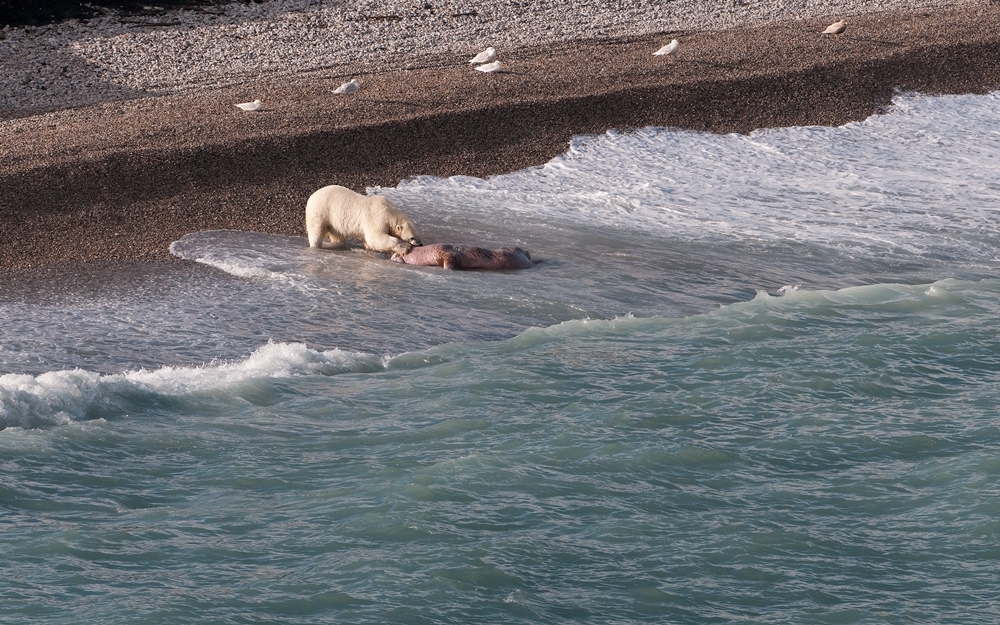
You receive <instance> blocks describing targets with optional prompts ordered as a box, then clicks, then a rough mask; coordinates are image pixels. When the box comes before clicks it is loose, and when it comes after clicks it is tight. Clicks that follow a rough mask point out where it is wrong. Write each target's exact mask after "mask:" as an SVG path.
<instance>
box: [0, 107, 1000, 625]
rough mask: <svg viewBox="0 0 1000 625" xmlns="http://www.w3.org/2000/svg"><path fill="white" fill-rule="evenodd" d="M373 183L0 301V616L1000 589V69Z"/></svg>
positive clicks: (870, 607) (990, 617) (526, 608)
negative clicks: (393, 242) (391, 222)
mask: <svg viewBox="0 0 1000 625" xmlns="http://www.w3.org/2000/svg"><path fill="white" fill-rule="evenodd" d="M331 182H336V181H331ZM370 192H371V193H379V194H383V195H385V196H387V197H389V198H390V199H391V200H392V201H393V202H395V203H396V204H397V205H398V206H400V207H401V208H402V209H403V210H404V211H405V212H406V213H407V214H408V215H409V216H410V217H411V218H412V219H413V221H415V223H416V224H417V225H418V227H419V229H420V232H421V235H422V237H423V239H424V241H425V242H452V243H472V244H477V245H481V246H487V247H498V246H503V245H520V246H522V247H524V248H527V249H529V250H530V251H531V254H532V257H533V258H534V259H536V260H539V261H541V262H539V264H537V265H536V266H535V267H533V268H532V269H529V270H525V271H512V272H449V271H446V270H444V269H441V268H427V267H411V266H404V265H399V264H395V263H391V262H388V261H387V260H385V259H384V258H383V257H381V256H379V255H377V254H373V253H370V252H365V251H363V250H358V249H352V250H343V251H317V250H310V249H308V247H307V245H306V241H305V238H304V237H283V236H274V235H264V234H255V233H250V232H234V231H214V232H196V233H191V234H189V235H187V236H185V237H183V238H182V239H180V240H179V241H177V242H176V243H174V245H173V246H172V248H171V249H172V252H173V253H174V254H175V255H176V256H178V257H180V258H181V259H186V260H187V261H190V262H187V263H178V264H174V265H171V266H168V267H166V268H160V269H158V270H156V271H149V272H148V273H146V274H143V273H142V272H141V271H139V272H138V275H132V277H131V279H130V280H129V281H128V282H127V283H126V284H124V285H121V286H118V287H115V288H110V287H109V288H108V289H107V290H104V291H101V290H98V291H97V292H76V291H72V290H68V291H67V290H62V289H59V288H55V289H53V291H52V292H51V293H50V294H49V295H44V294H41V295H37V296H32V297H23V296H18V297H14V296H7V297H4V298H0V319H2V326H0V428H2V431H0V467H2V479H0V621H2V622H5V623H8V622H9V623H26V622H48V623H105V624H110V623H121V624H126V623H127V624H133V623H341V622H344V623H561V622H590V623H626V622H628V623H637V622H649V623H794V624H802V623H915V622H935V623H962V624H969V623H995V622H997V621H998V620H1000V603H998V600H997V597H998V580H1000V329H998V328H1000V324H998V318H1000V275H998V272H1000V228H998V226H997V223H998V221H997V217H998V216H1000V215H998V212H1000V94H990V95H986V96H958V97H952V96H948V97H930V96H911V95H900V96H898V97H897V98H896V99H895V103H894V106H893V107H892V108H891V109H890V110H889V111H887V112H886V113H885V114H881V115H876V116H874V117H872V118H870V119H868V120H866V121H864V122H861V123H851V124H847V125H846V126H843V127H839V128H824V127H805V128H785V129H772V130H761V131H757V132H753V133H751V134H750V135H712V134H704V133H698V132H688V131H680V130H673V129H663V128H648V129H644V130H639V131H634V132H623V133H618V132H611V133H608V134H606V135H602V136H597V137H582V138H577V139H575V140H574V141H573V142H572V143H571V144H570V145H569V146H568V150H567V152H566V153H565V154H564V155H563V156H560V157H558V158H556V159H554V160H553V161H551V162H550V163H547V164H545V165H544V166H540V167H535V168H531V169H528V170H525V171H519V172H516V173H513V174H509V175H504V176H497V177H494V178H490V179H487V180H481V179H476V178H467V177H456V178H450V179H439V178H428V177H415V178H412V179H409V180H406V181H404V182H403V183H402V184H400V185H399V186H398V187H397V188H391V189H389V188H386V189H372V190H370ZM107 279H108V280H109V281H114V280H115V276H114V274H111V275H109V276H107Z"/></svg>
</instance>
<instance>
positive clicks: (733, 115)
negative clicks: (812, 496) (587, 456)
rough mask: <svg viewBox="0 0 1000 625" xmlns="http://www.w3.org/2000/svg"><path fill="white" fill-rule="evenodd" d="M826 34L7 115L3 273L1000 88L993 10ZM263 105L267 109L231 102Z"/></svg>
mask: <svg viewBox="0 0 1000 625" xmlns="http://www.w3.org/2000/svg"><path fill="white" fill-rule="evenodd" d="M825 24H826V21H825V20H820V21H807V22H798V21H797V22H789V23H781V24H772V25H768V26H766V27H755V28H749V29H745V30H743V29H737V30H730V31H725V32H718V33H691V34H681V35H680V36H679V38H680V39H681V42H682V47H681V50H680V53H679V54H678V55H677V56H676V58H666V59H665V58H662V57H653V56H651V53H652V51H653V50H655V49H656V48H658V47H659V46H660V45H661V44H662V43H664V42H665V41H667V40H669V38H671V37H673V36H677V35H676V34H665V35H660V36H646V37H639V38H635V39H631V40H612V41H607V40H604V41H581V42H574V43H572V44H566V45H560V46H558V47H554V48H553V47H550V48H548V49H538V48H536V49H530V50H522V51H520V52H519V55H517V56H510V55H508V57H507V58H506V60H507V61H508V68H509V69H508V71H507V72H505V73H502V74H496V75H488V74H481V73H479V72H475V71H472V70H471V69H469V68H468V67H467V64H466V63H465V62H464V60H462V59H433V60H429V61H428V63H427V65H428V66H425V67H422V68H408V69H404V70H401V71H399V72H392V73H380V74H372V75H366V76H361V80H362V84H363V88H362V90H361V91H360V92H359V93H358V94H356V95H355V96H351V97H337V96H334V95H332V94H331V93H330V90H331V89H332V88H334V87H335V86H337V85H339V84H340V82H342V81H343V79H344V77H343V76H342V75H332V72H331V74H329V75H327V74H316V75H308V76H302V75H300V76H297V77H294V78H283V79H281V80H274V81H272V82H254V83H247V84H245V85H240V86H238V87H230V88H226V89H220V90H217V91H198V92H196V93H189V94H181V95H171V96H162V97H157V98H147V99H142V100H131V101H127V102H117V103H110V104H104V105H98V106H92V107H86V108H82V109H76V110H71V111H62V112H57V113H53V114H50V115H39V116H33V117H23V118H21V119H17V120H12V121H9V122H7V123H5V124H4V125H3V126H2V127H0V162H2V163H3V165H2V167H0V219H2V221H0V223H2V226H0V227H2V229H0V268H2V269H7V270H10V269H15V270H23V269H27V268H32V267H34V268H43V267H45V266H51V265H53V264H64V263H79V262H96V263H99V264H106V263H134V262H148V261H155V260H164V259H168V258H169V252H168V250H167V247H168V246H169V244H170V242H172V241H174V240H176V239H178V238H179V237H181V236H182V235H184V234H185V233H188V232H194V231H198V230H207V229H217V228H233V229H240V230H250V231H260V232H272V233H282V234H292V235H295V234H303V225H302V213H303V208H304V205H305V200H306V198H307V197H308V196H309V194H310V193H311V192H312V191H314V190H315V189H317V188H319V187H321V186H323V185H326V184H331V183H337V184H343V185H345V186H349V187H352V188H354V189H357V190H359V191H363V190H364V188H365V187H367V186H376V185H378V186H394V185H395V184H397V183H398V182H399V181H400V180H402V179H405V178H407V177H409V176H412V175H421V174H430V175H436V176H451V175H470V176H481V177H485V176H490V175H495V174H500V173H506V172H510V171H514V170H517V169H521V168H524V167H528V166H531V165H537V164H541V163H544V162H545V161H547V160H549V159H550V158H552V157H554V156H556V155H558V154H560V153H562V152H564V151H565V150H566V147H567V143H568V141H569V140H570V138H571V137H572V136H573V135H580V134H595V133H601V132H604V131H606V130H608V129H610V128H617V129H620V130H625V129H629V128H638V127H642V126H648V125H659V126H670V127H678V128H688V129H697V130H706V131H711V132H749V131H751V130H754V129H756V128H763V127H777V126H788V125H809V124H822V125H837V124H843V123H846V122H849V121H852V120H861V119H864V118H866V117H868V116H870V115H871V114H872V113H875V112H877V111H879V110H880V109H881V108H883V107H885V106H886V105H888V104H889V103H890V101H891V98H892V96H893V94H894V92H896V91H897V90H905V91H920V92H925V93H985V92H987V91H989V90H992V89H995V88H998V87H1000V6H986V7H971V8H963V9H957V10H954V11H950V12H933V13H932V12H916V13H886V14H880V15H871V16H867V17H864V18H855V19H853V20H851V21H850V27H849V29H848V31H847V33H845V34H844V35H842V36H839V37H835V36H822V35H820V34H819V33H818V31H819V30H821V29H822V27H823V26H825ZM253 98H260V99H261V100H263V101H264V103H265V105H266V107H267V110H266V111H264V112H261V113H244V112H242V111H239V110H238V109H236V108H235V107H234V106H233V103H235V102H242V101H246V100H249V99H253ZM402 208H403V209H404V211H405V207H402ZM28 273H33V272H28Z"/></svg>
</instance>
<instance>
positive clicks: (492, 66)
mask: <svg viewBox="0 0 1000 625" xmlns="http://www.w3.org/2000/svg"><path fill="white" fill-rule="evenodd" d="M502 67H503V65H501V64H500V61H493V62H492V63H487V64H485V65H477V66H476V71H480V72H487V73H490V72H499V71H500V69H501V68H502Z"/></svg>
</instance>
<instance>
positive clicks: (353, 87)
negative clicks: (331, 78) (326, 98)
mask: <svg viewBox="0 0 1000 625" xmlns="http://www.w3.org/2000/svg"><path fill="white" fill-rule="evenodd" d="M360 88H361V83H359V82H358V79H357V78H352V79H351V80H350V82H345V83H344V84H342V85H340V86H339V87H337V88H336V89H334V90H333V92H334V93H347V94H351V93H354V92H355V91H357V90H358V89H360Z"/></svg>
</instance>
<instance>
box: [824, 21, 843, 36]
mask: <svg viewBox="0 0 1000 625" xmlns="http://www.w3.org/2000/svg"><path fill="white" fill-rule="evenodd" d="M845 28H847V24H845V23H844V20H840V21H839V22H834V23H832V24H830V25H829V26H827V27H826V30H824V31H823V34H824V35H839V34H840V33H842V32H844V29H845Z"/></svg>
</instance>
